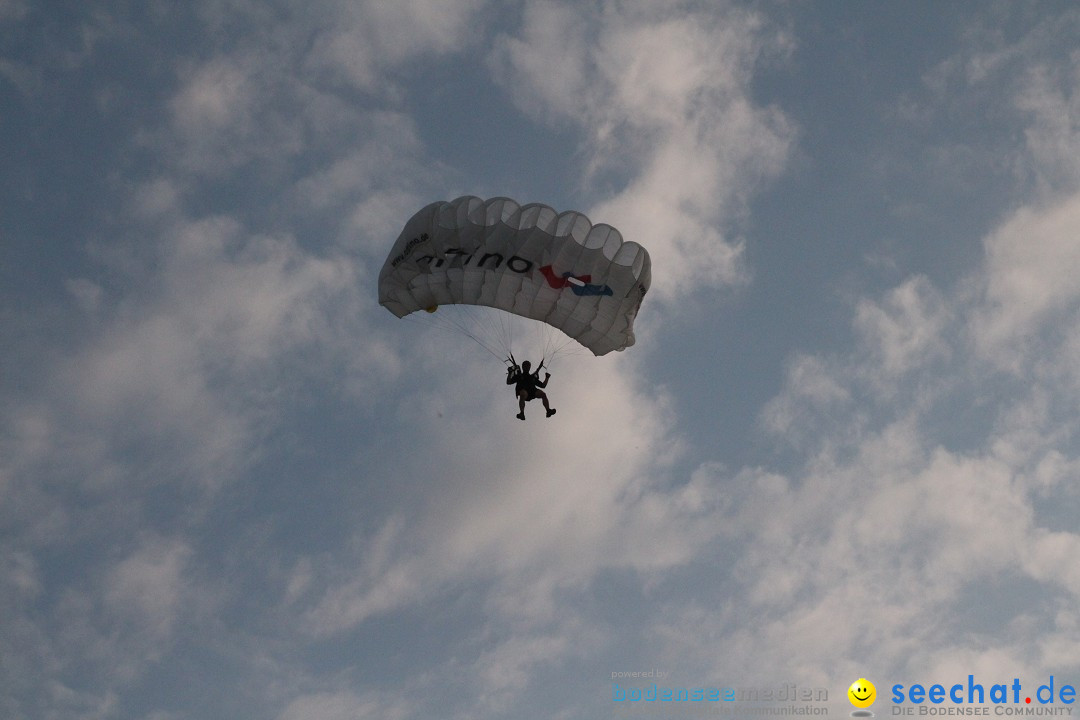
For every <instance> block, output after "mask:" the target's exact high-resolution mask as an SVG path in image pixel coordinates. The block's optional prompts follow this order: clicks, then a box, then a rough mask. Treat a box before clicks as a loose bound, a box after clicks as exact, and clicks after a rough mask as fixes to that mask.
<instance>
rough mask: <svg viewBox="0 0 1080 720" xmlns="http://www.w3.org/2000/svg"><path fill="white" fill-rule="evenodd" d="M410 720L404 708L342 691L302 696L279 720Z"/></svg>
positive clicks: (290, 705)
mask: <svg viewBox="0 0 1080 720" xmlns="http://www.w3.org/2000/svg"><path fill="white" fill-rule="evenodd" d="M409 716H410V712H408V709H407V708H406V707H405V706H403V705H401V704H394V703H387V702H384V701H381V700H379V699H378V698H375V697H369V696H360V695H357V694H355V693H352V692H348V691H339V692H315V693H310V694H307V695H301V696H299V697H297V698H295V699H293V700H292V701H291V702H290V703H289V704H288V706H287V707H286V708H285V709H284V710H283V711H282V712H281V714H280V715H278V716H277V717H278V720H309V718H319V720H369V719H371V720H376V719H381V718H385V719H386V720H400V718H405V717H409Z"/></svg>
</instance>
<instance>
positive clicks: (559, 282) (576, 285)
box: [540, 265, 615, 295]
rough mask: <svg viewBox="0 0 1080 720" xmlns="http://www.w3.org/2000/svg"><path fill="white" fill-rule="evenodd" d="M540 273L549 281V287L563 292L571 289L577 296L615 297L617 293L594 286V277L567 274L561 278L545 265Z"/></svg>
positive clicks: (606, 288)
mask: <svg viewBox="0 0 1080 720" xmlns="http://www.w3.org/2000/svg"><path fill="white" fill-rule="evenodd" d="M540 272H541V273H543V274H544V278H546V279H547V282H548V285H550V286H551V287H553V288H555V289H556V290H562V289H563V288H566V287H569V288H570V291H571V292H573V293H574V294H575V295H614V294H615V291H614V290H612V289H611V288H610V287H609V286H607V285H593V284H592V275H574V274H573V273H569V272H565V273H563V274H562V275H561V276H560V275H556V274H555V271H554V270H552V269H551V266H550V265H545V266H544V267H542V268H540Z"/></svg>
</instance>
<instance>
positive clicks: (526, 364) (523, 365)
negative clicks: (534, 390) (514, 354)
mask: <svg viewBox="0 0 1080 720" xmlns="http://www.w3.org/2000/svg"><path fill="white" fill-rule="evenodd" d="M530 367H532V365H530V364H529V361H528V360H526V361H525V362H523V363H521V369H522V371H524V372H529V368H530Z"/></svg>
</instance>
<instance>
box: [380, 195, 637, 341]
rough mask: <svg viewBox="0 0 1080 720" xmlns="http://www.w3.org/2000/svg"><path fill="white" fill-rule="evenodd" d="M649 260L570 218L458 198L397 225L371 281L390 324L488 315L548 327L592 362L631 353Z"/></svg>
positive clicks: (601, 227) (604, 230)
mask: <svg viewBox="0 0 1080 720" xmlns="http://www.w3.org/2000/svg"><path fill="white" fill-rule="evenodd" d="M650 276H651V267H650V262H649V253H648V252H647V251H646V250H645V248H643V247H641V246H640V245H638V244H637V243H635V242H627V241H624V240H623V238H622V235H620V234H619V231H618V230H616V229H615V228H613V227H611V226H610V225H605V224H597V225H593V224H592V223H591V222H590V221H589V219H588V218H587V217H586V216H585V215H583V214H582V213H579V212H573V211H570V212H564V213H558V212H556V211H555V210H553V209H552V208H550V207H548V206H547V205H542V204H530V205H518V203H516V202H515V201H513V200H511V199H509V198H492V199H490V200H481V199H480V198H478V197H472V196H464V197H460V198H458V199H456V200H453V201H450V202H435V203H432V204H430V205H428V206H427V207H425V208H423V209H421V210H420V211H419V212H417V213H416V214H415V215H413V216H412V218H411V219H410V220H409V221H408V222H407V223H406V224H405V228H404V229H403V230H402V231H401V234H400V235H399V236H398V239H397V241H396V242H395V243H394V246H393V248H392V249H391V250H390V254H389V256H388V257H387V259H386V262H385V264H384V265H383V268H382V271H381V272H380V273H379V303H380V304H381V305H383V306H384V307H386V309H388V310H389V311H390V312H392V313H394V315H396V316H398V317H405V316H406V315H408V314H409V313H412V312H415V311H417V310H428V311H429V312H430V311H431V310H432V309H434V308H435V307H437V306H441V305H453V304H465V305H483V306H488V307H493V308H497V309H500V310H504V311H506V312H509V313H512V314H514V315H520V316H522V317H527V318H531V319H533V320H537V321H540V322H544V323H547V324H549V325H551V326H553V327H556V328H558V329H559V330H561V331H562V332H564V333H566V335H568V336H570V337H571V338H573V339H575V340H577V341H578V342H579V343H581V344H582V345H583V346H585V347H586V348H588V349H589V350H590V351H592V352H593V353H594V354H595V355H604V354H606V353H609V352H611V351H612V350H623V349H625V348H627V347H629V346H630V345H633V344H634V318H635V317H636V316H637V312H638V309H639V308H640V307H641V301H642V298H644V296H645V293H646V292H647V291H648V289H649V281H650Z"/></svg>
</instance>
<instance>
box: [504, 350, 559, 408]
mask: <svg viewBox="0 0 1080 720" xmlns="http://www.w3.org/2000/svg"><path fill="white" fill-rule="evenodd" d="M540 364H541V366H542V365H543V363H540ZM531 368H532V365H531V364H530V363H529V361H528V360H526V361H525V362H523V363H521V367H518V366H517V364H516V363H512V364H511V365H510V367H508V368H507V369H506V384H507V385H513V386H514V394H516V395H517V399H518V411H519V412H518V414H517V419H518V420H524V419H525V403H526V402H528V401H530V400H536V399H537V398H539V399H540V401H541V402H543V403H544V410H546V411H547V416H548V417H551V416H552V415H554V414H555V408H553V407H551V405H550V404H548V397H547V394H546V393H545V392H544V391H543V390H541V389H540V388H545V387H547V384H548V380H550V379H551V373H544V379H543V380H541V379H540V368H537V369H536V372H529V370H530V369H531Z"/></svg>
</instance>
